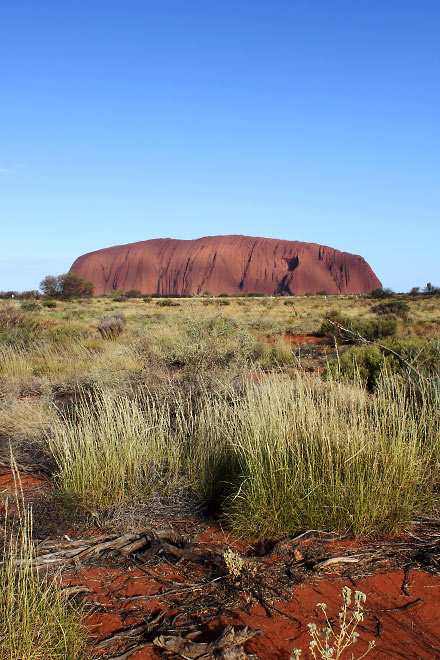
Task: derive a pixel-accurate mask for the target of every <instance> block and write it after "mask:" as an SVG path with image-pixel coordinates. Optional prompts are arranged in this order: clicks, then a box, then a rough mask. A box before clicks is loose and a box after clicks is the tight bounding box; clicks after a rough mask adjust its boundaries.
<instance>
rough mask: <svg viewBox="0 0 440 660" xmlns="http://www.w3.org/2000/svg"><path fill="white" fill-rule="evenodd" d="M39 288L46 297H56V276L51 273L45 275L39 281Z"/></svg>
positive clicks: (57, 290)
mask: <svg viewBox="0 0 440 660" xmlns="http://www.w3.org/2000/svg"><path fill="white" fill-rule="evenodd" d="M40 290H41V291H42V293H44V295H45V296H48V298H57V297H58V294H59V289H58V278H57V277H54V276H53V275H46V277H45V278H44V280H41V282H40Z"/></svg>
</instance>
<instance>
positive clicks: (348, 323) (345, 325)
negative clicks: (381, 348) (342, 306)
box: [320, 312, 398, 343]
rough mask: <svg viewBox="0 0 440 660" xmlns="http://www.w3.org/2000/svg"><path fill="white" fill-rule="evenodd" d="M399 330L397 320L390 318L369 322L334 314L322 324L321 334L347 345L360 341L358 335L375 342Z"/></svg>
mask: <svg viewBox="0 0 440 660" xmlns="http://www.w3.org/2000/svg"><path fill="white" fill-rule="evenodd" d="M397 328H398V324H397V319H395V318H392V317H388V316H387V317H384V318H380V319H373V320H371V321H369V320H366V319H352V318H348V317H344V316H342V315H341V314H340V313H339V312H332V313H331V314H329V316H328V317H327V318H326V319H325V320H324V321H323V322H322V324H321V328H320V333H321V334H322V335H324V336H325V337H331V338H336V339H338V340H339V341H342V342H345V343H355V342H356V341H358V340H359V337H358V335H360V338H364V339H367V340H368V341H375V340H376V339H382V338H383V337H391V336H392V335H395V334H396V332H397ZM347 330H348V332H347Z"/></svg>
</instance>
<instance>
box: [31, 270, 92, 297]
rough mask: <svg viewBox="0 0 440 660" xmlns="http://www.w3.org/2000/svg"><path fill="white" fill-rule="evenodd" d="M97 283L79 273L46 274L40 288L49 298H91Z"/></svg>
mask: <svg viewBox="0 0 440 660" xmlns="http://www.w3.org/2000/svg"><path fill="white" fill-rule="evenodd" d="M94 288H95V285H94V284H93V282H92V281H91V280H84V279H83V278H82V277H81V276H80V275H78V274H77V273H65V274H64V275H58V277H54V276H53V275H46V277H45V278H44V280H42V281H41V282H40V290H41V291H42V293H43V294H44V295H45V296H46V297H47V298H59V299H60V300H70V299H71V298H90V297H91V296H93V291H94Z"/></svg>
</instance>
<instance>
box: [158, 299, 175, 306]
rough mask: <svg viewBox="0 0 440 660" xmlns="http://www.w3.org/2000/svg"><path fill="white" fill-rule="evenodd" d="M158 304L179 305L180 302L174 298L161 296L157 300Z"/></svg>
mask: <svg viewBox="0 0 440 660" xmlns="http://www.w3.org/2000/svg"><path fill="white" fill-rule="evenodd" d="M156 305H157V306H158V307H178V306H179V303H178V302H174V301H173V300H170V299H169V298H160V299H159V300H156Z"/></svg>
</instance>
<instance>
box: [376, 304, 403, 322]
mask: <svg viewBox="0 0 440 660" xmlns="http://www.w3.org/2000/svg"><path fill="white" fill-rule="evenodd" d="M371 311H372V312H374V313H375V314H378V315H380V316H386V315H388V314H394V315H395V316H400V317H401V318H402V319H407V318H408V312H409V305H408V303H406V302H404V301H403V300H388V301H387V302H383V303H379V304H378V305H374V307H372V308H371Z"/></svg>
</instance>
